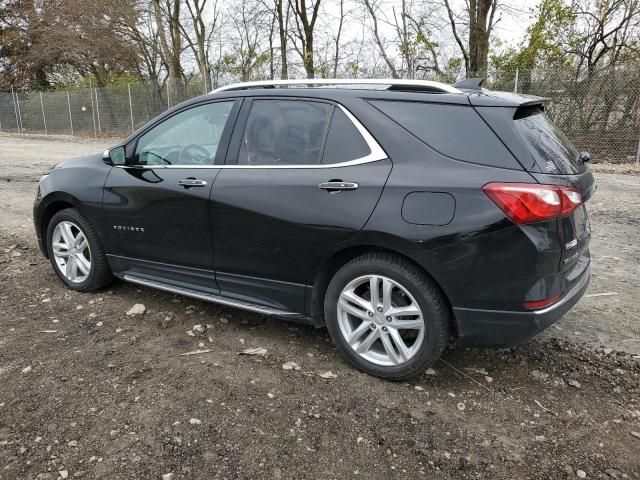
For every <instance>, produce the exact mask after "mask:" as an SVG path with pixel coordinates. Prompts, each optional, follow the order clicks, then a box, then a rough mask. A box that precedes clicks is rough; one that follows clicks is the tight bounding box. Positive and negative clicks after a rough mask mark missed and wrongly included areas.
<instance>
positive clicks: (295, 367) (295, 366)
mask: <svg viewBox="0 0 640 480" xmlns="http://www.w3.org/2000/svg"><path fill="white" fill-rule="evenodd" d="M282 369H283V370H300V365H298V364H297V363H296V362H287V363H283V364H282Z"/></svg>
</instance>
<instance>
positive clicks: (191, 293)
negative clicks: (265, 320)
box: [123, 274, 301, 317]
mask: <svg viewBox="0 0 640 480" xmlns="http://www.w3.org/2000/svg"><path fill="white" fill-rule="evenodd" d="M123 278H124V280H126V281H127V282H131V283H135V284H137V285H143V286H145V287H151V288H155V289H158V290H164V291H165V292H171V293H177V294H179V295H185V296H187V297H193V298H197V299H199V300H204V301H206V302H213V303H218V304H220V305H226V306H229V307H236V308H241V309H243V310H249V311H251V312H257V313H262V314H263V315H275V316H278V317H300V316H301V315H300V314H298V313H293V312H288V311H286V310H278V309H275V308H270V307H264V306H262V305H255V304H253V303H248V302H243V301H240V300H234V299H231V298H228V297H222V296H220V295H214V294H211V293H205V292H199V291H197V290H192V289H190V288H185V287H176V286H175V285H169V284H167V283H163V282H158V281H157V280H149V279H147V278H142V277H137V276H135V275H128V274H125V275H124V277H123Z"/></svg>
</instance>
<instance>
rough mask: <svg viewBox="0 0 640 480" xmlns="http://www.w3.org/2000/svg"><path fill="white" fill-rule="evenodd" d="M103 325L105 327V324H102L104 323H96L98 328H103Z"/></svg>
mask: <svg viewBox="0 0 640 480" xmlns="http://www.w3.org/2000/svg"><path fill="white" fill-rule="evenodd" d="M102 325H104V323H102V322H98V323H96V327H101V326H102Z"/></svg>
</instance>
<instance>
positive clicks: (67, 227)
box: [51, 220, 91, 283]
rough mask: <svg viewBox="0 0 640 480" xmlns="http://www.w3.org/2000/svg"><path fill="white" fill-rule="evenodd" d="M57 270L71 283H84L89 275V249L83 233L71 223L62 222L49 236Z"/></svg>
mask: <svg viewBox="0 0 640 480" xmlns="http://www.w3.org/2000/svg"><path fill="white" fill-rule="evenodd" d="M51 247H52V250H53V257H54V259H55V263H56V266H57V267H58V270H59V271H60V273H62V275H64V277H65V278H66V279H67V280H69V281H70V282H73V283H82V282H84V281H85V280H86V279H87V277H88V276H89V273H91V249H90V247H89V242H88V241H87V237H86V236H85V234H84V232H83V231H82V230H81V229H80V227H78V225H76V224H75V223H73V222H70V221H67V220H65V221H62V222H60V223H58V225H56V228H55V229H54V230H53V235H52V236H51Z"/></svg>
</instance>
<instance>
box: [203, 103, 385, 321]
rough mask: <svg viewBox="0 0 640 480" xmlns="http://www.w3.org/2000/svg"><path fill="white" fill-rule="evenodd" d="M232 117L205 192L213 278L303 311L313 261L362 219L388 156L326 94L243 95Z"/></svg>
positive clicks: (226, 290) (228, 290) (227, 288)
mask: <svg viewBox="0 0 640 480" xmlns="http://www.w3.org/2000/svg"><path fill="white" fill-rule="evenodd" d="M240 119H243V120H240ZM244 119H246V120H244ZM243 122H244V125H242V123H243ZM238 124H239V126H238V127H237V128H236V131H235V132H234V137H233V139H232V142H231V147H230V150H229V154H228V156H227V163H226V164H225V166H224V167H223V168H222V169H221V171H220V174H219V175H218V176H217V177H216V181H215V183H214V187H213V190H212V197H211V201H212V210H211V215H212V226H213V237H214V244H215V269H216V278H217V281H218V285H219V287H220V289H221V292H222V293H223V294H224V295H227V296H233V297H238V298H247V297H250V298H251V299H252V300H254V301H259V302H261V303H264V304H266V305H269V306H272V307H276V308H281V309H287V310H290V311H294V312H303V311H304V294H305V290H306V288H307V283H308V282H309V277H310V272H311V270H312V268H313V266H314V264H315V263H316V262H317V261H318V259H319V258H320V257H321V256H322V255H323V254H325V253H326V252H327V251H329V250H330V249H331V248H332V247H334V246H335V245H336V244H338V243H340V242H342V241H344V240H346V239H348V238H349V237H350V236H352V235H354V234H355V233H357V232H358V231H359V230H361V229H362V227H363V226H364V225H365V223H366V221H367V219H368V218H369V216H370V214H371V212H372V211H373V209H374V207H375V205H376V203H377V201H378V199H379V197H380V194H381V193H382V189H383V186H384V184H385V182H386V179H387V177H388V175H389V173H390V171H391V161H390V160H389V159H388V158H387V157H386V155H385V153H384V151H383V150H382V149H381V148H380V147H379V145H378V144H377V143H376V142H375V140H374V139H373V137H372V136H371V135H370V134H369V133H368V132H367V131H366V130H365V129H364V127H362V125H361V124H360V123H359V122H358V121H357V120H356V119H355V118H354V117H353V116H352V115H351V114H350V113H349V112H348V111H347V110H346V109H344V108H343V107H341V106H338V105H334V104H332V103H328V102H322V101H317V100H305V99H295V98H291V97H289V98H268V99H267V98H259V99H254V100H251V101H245V105H244V106H243V109H242V112H241V113H240V117H239V121H238Z"/></svg>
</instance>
